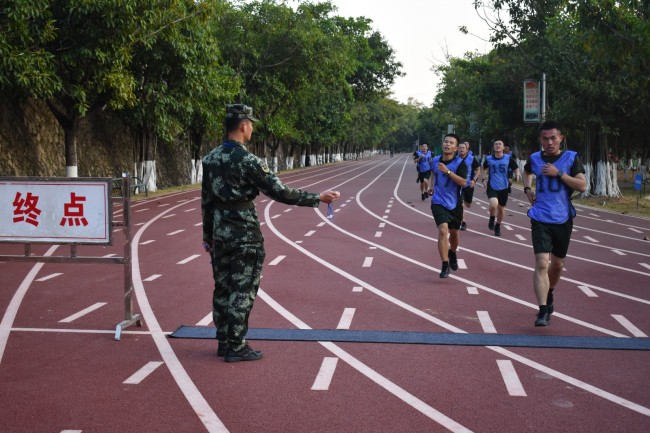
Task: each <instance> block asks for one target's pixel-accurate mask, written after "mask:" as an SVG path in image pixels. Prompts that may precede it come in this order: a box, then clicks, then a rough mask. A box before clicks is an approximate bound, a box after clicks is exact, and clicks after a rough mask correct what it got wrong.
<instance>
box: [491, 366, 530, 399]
mask: <svg viewBox="0 0 650 433" xmlns="http://www.w3.org/2000/svg"><path fill="white" fill-rule="evenodd" d="M497 365H498V366H499V371H500V372H501V377H502V378H503V383H504V384H505V385H506V389H507V390H508V394H510V395H511V396H512V397H526V391H525V390H524V386H523V385H522V384H521V381H520V380H519V376H518V375H517V372H516V371H515V366H514V365H513V364H512V361H511V360H509V359H497Z"/></svg>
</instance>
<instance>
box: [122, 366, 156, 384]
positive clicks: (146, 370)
mask: <svg viewBox="0 0 650 433" xmlns="http://www.w3.org/2000/svg"><path fill="white" fill-rule="evenodd" d="M162 364H163V363H162V361H150V362H147V363H146V364H145V365H144V366H143V367H142V368H141V369H140V370H138V371H136V372H135V373H133V375H131V377H129V378H128V379H126V380H125V381H124V382H122V383H125V384H127V385H137V384H139V383H140V382H142V381H143V380H145V379H146V378H147V376H149V375H150V374H151V373H153V372H154V370H155V369H156V368H158V367H160V366H161V365H162Z"/></svg>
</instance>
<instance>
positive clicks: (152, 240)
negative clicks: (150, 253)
mask: <svg viewBox="0 0 650 433" xmlns="http://www.w3.org/2000/svg"><path fill="white" fill-rule="evenodd" d="M152 242H156V240H155V239H149V240H148V241H144V242H140V245H149V244H150V243H152Z"/></svg>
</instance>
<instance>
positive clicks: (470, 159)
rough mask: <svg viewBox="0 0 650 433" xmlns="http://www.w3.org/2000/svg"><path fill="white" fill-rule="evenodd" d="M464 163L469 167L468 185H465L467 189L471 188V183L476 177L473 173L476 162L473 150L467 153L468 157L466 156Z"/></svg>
mask: <svg viewBox="0 0 650 433" xmlns="http://www.w3.org/2000/svg"><path fill="white" fill-rule="evenodd" d="M463 162H465V165H466V166H467V185H465V187H469V183H470V182H471V181H472V176H474V172H473V171H472V162H474V154H473V153H472V151H471V150H470V151H469V152H467V156H465V159H463Z"/></svg>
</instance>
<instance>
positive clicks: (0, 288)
mask: <svg viewBox="0 0 650 433" xmlns="http://www.w3.org/2000/svg"><path fill="white" fill-rule="evenodd" d="M415 178H416V174H415V170H414V168H413V164H412V162H411V160H410V156H408V155H399V156H397V157H395V158H384V157H377V158H374V159H371V160H363V161H358V162H344V163H339V164H335V165H331V166H327V167H317V168H312V169H309V170H303V171H300V172H297V173H291V174H288V175H285V176H283V179H284V181H285V182H286V183H288V184H289V185H291V186H293V187H298V188H303V189H307V190H310V191H324V190H327V189H338V190H340V191H341V192H342V198H341V200H339V201H337V202H335V205H334V210H335V213H334V219H333V220H332V221H331V223H332V224H328V223H327V222H328V220H327V218H326V217H325V215H326V209H325V207H324V205H322V206H321V208H320V209H319V210H318V211H314V210H313V209H310V208H294V207H289V206H285V205H282V204H279V203H274V202H271V201H270V200H268V199H266V197H263V196H262V197H260V198H258V200H257V209H258V212H259V214H260V219H261V220H262V221H264V226H263V231H264V235H265V238H266V249H267V263H266V266H265V270H264V276H263V279H262V289H263V290H262V291H261V292H260V295H259V297H258V300H257V302H256V304H255V308H254V309H253V313H252V316H251V327H257V328H296V327H300V328H313V329H334V328H337V326H339V323H340V322H343V321H344V320H342V319H343V313H344V311H347V312H348V316H347V317H348V320H349V323H350V324H349V327H350V329H359V330H393V331H427V332H469V333H482V332H494V331H496V332H498V333H501V334H529V335H578V336H620V337H632V336H635V334H636V335H637V336H643V335H647V334H648V333H650V315H649V314H648V312H649V311H650V306H649V304H650V296H649V294H648V288H649V287H650V285H649V284H648V282H649V281H650V279H649V278H648V277H649V276H650V242H647V241H642V239H643V237H644V236H647V235H648V234H650V221H649V220H647V219H641V218H635V217H631V216H625V215H619V214H613V213H606V212H602V211H598V210H591V209H586V208H581V209H579V210H578V212H579V215H578V218H577V219H576V226H575V228H576V232H575V233H574V237H573V241H572V244H571V247H570V249H569V254H570V256H569V257H568V258H567V260H566V262H565V266H566V271H565V273H564V274H563V280H562V282H561V283H560V285H559V286H558V288H557V289H556V291H555V294H556V295H555V299H556V301H555V303H556V313H555V314H554V316H553V320H552V323H551V325H550V326H549V327H546V328H535V327H534V326H533V322H534V319H535V313H536V306H535V299H534V294H533V290H532V266H533V263H534V260H533V253H532V248H531V246H530V229H529V226H530V223H529V220H528V218H527V217H526V215H525V212H526V209H527V206H526V204H525V202H524V201H522V200H523V199H524V196H523V193H522V192H521V190H520V189H515V190H514V191H513V195H512V196H511V200H510V202H509V204H508V211H507V216H506V219H505V222H504V228H503V229H502V233H503V236H502V237H501V238H496V237H494V236H493V235H492V234H491V232H489V231H488V230H487V211H486V209H485V206H486V197H485V193H484V191H483V190H482V189H477V191H476V193H475V201H474V205H473V206H472V208H471V209H470V211H469V212H468V216H467V217H466V219H467V222H468V231H466V232H462V233H461V251H460V253H459V258H460V259H463V260H464V261H465V264H466V266H467V268H466V269H460V270H459V271H458V272H454V273H453V274H452V278H449V279H447V280H441V279H440V278H439V277H438V272H439V267H440V259H439V257H438V252H437V246H436V242H435V239H436V238H437V231H436V228H435V225H434V223H433V219H432V217H431V214H430V210H429V202H428V201H426V202H423V201H421V200H420V194H419V188H418V186H417V185H416V183H415ZM199 194H200V193H199V190H197V189H195V190H191V191H188V192H184V193H177V194H171V195H168V196H165V197H158V198H155V199H149V200H144V201H138V202H136V203H134V206H133V220H134V224H136V225H134V228H133V233H134V241H135V242H137V244H136V245H137V247H136V248H134V259H135V260H136V261H135V262H134V284H135V288H136V302H135V310H136V311H137V312H142V314H143V316H144V326H143V327H142V328H137V327H132V328H129V329H128V330H127V331H125V332H124V333H123V334H122V339H121V341H119V342H117V341H114V339H113V335H114V329H115V325H116V324H117V323H118V322H120V321H121V320H122V316H123V314H124V313H123V301H122V280H123V274H122V269H121V267H120V266H115V265H99V264H95V265H90V264H83V265H81V264H44V265H41V264H39V265H35V264H31V263H9V262H5V263H0V283H1V284H0V314H2V317H3V320H2V324H1V325H0V401H2V404H1V405H0V420H1V421H0V431H1V432H3V433H13V432H21V433H25V432H38V433H43V432H56V433H59V432H63V431H66V430H67V431H82V432H84V433H89V432H102V433H103V432H107V433H108V432H143V431H144V432H173V433H181V432H203V431H208V432H225V431H230V432H233V433H236V432H247V433H248V432H391V433H394V432H442V431H458V432H459V431H475V432H541V431H543V432H593V431H597V432H647V431H650V353H648V352H647V351H613V350H576V349H540V348H501V347H463V346H434V345H406V344H369V343H345V344H338V343H327V342H323V343H317V342H277V341H252V342H251V344H252V345H253V346H254V347H255V348H256V349H261V350H263V351H264V354H265V356H264V358H263V359H262V360H261V361H258V362H250V363H236V364H227V363H225V362H223V360H222V359H220V358H217V357H216V353H215V350H216V344H215V342H214V341H210V340H179V339H168V338H167V337H166V334H167V333H169V332H172V331H174V330H175V329H176V328H177V327H178V326H180V325H197V324H200V323H203V324H205V323H206V322H205V318H206V316H208V314H209V313H210V306H211V294H212V293H211V290H212V277H211V271H210V267H209V260H208V257H207V255H206V254H205V253H203V252H202V248H201V227H200V222H201V217H200V201H199ZM117 213H118V214H119V209H118V212H117ZM323 223H325V224H323ZM138 224H140V225H138ZM178 230H183V231H182V232H180V233H177V234H171V233H173V232H176V231H178ZM120 236H121V235H119V236H118V237H117V240H116V242H115V245H113V246H111V247H79V255H93V256H94V255H99V256H102V255H105V254H110V253H114V254H116V255H118V256H119V255H121V254H122V251H121V250H122V248H123V246H122V245H121V240H120ZM522 238H523V239H522ZM147 241H154V242H151V243H146V242H147ZM35 249H36V250H37V252H40V253H43V252H44V251H46V250H47V248H46V247H39V248H35ZM20 252H21V248H20V247H19V246H11V245H6V244H4V245H0V253H2V254H8V253H13V254H15V253H20ZM66 252H67V249H66V248H64V247H59V249H58V250H57V251H55V252H54V254H55V255H65V254H66ZM193 255H198V257H197V258H194V259H192V260H190V261H189V262H187V263H185V264H178V263H179V262H181V261H183V260H185V259H188V258H189V257H191V256H193ZM279 256H285V257H284V258H283V259H282V260H280V261H279V262H277V264H274V265H271V263H272V262H274V261H276V259H277V258H278V257H279ZM370 258H371V259H370ZM364 263H365V264H366V266H365V267H364ZM643 264H646V266H643ZM54 274H59V275H54ZM53 275H54V276H53ZM155 275H159V276H158V277H157V278H155V279H151V278H150V277H152V276H155ZM48 276H50V277H51V278H49V279H45V280H42V281H38V280H39V279H42V278H44V277H48ZM148 279H149V281H146V280H148ZM468 287H475V288H477V291H478V293H477V294H472V293H470V291H468ZM580 287H583V288H584V289H585V290H586V291H583V289H581V288H580ZM355 288H356V289H355ZM359 288H361V289H359ZM587 289H588V290H587ZM587 293H589V295H590V296H588V294H587ZM23 295H24V296H23ZM10 303H11V307H9V305H10ZM97 303H105V304H103V306H101V307H100V308H98V309H95V310H94V311H92V312H90V313H88V314H85V315H83V316H81V317H79V318H77V319H76V320H73V321H71V322H60V321H61V320H62V319H65V318H68V317H70V316H71V315H73V314H75V313H77V312H79V311H81V310H84V309H86V308H87V307H89V306H92V305H95V304H97ZM346 309H354V310H346ZM352 312H353V314H351V313H352ZM14 316H15V317H14ZM486 316H489V319H491V324H492V325H493V327H494V330H491V329H490V328H489V324H490V323H489V322H486V321H485V319H484V320H483V321H481V320H479V317H483V318H485V317H486ZM621 316H622V317H624V318H625V319H627V321H629V323H631V324H632V325H633V327H630V326H629V325H628V326H627V327H626V326H624V325H623V324H622V323H621V320H620V319H621ZM617 318H618V319H619V320H617ZM208 326H209V325H208ZM341 326H345V325H341ZM326 359H329V360H326ZM324 360H326V361H324ZM149 363H154V364H149ZM325 365H329V366H330V367H332V366H333V373H331V381H329V382H328V381H327V380H325V381H324V382H318V381H317V377H318V376H319V372H321V376H325V377H329V376H328V374H327V373H326V372H325V369H323V370H322V371H321V367H322V366H325ZM145 366H149V367H150V369H151V370H152V371H151V373H150V374H148V375H145V374H143V375H142V377H143V378H142V379H141V380H131V381H129V380H128V379H129V378H131V377H132V375H134V374H135V373H136V372H138V371H140V370H141V369H142V368H143V367H145ZM330 371H332V368H330ZM508 378H509V379H508ZM129 382H135V383H129ZM317 383H320V384H321V385H320V388H323V389H318V390H317V389H312V388H313V387H314V385H316V384H317Z"/></svg>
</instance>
